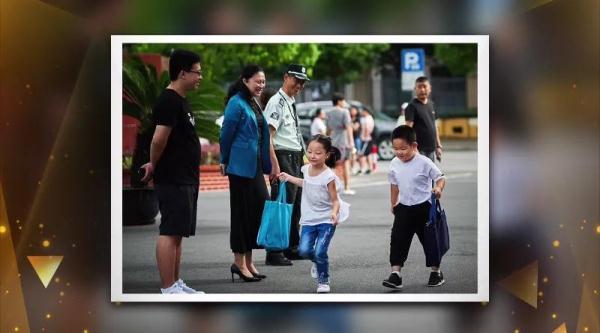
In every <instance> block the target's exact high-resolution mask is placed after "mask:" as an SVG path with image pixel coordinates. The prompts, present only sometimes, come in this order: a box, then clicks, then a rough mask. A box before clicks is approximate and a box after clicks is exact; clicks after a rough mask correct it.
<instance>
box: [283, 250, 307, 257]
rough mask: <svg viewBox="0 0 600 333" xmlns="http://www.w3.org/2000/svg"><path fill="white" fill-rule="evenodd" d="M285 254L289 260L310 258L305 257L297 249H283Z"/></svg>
mask: <svg viewBox="0 0 600 333" xmlns="http://www.w3.org/2000/svg"><path fill="white" fill-rule="evenodd" d="M283 255H284V256H285V257H286V258H288V260H306V259H308V258H304V257H302V256H300V255H299V254H298V250H297V249H292V250H285V251H283Z"/></svg>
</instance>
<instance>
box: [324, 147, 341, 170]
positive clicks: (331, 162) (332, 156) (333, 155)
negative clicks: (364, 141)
mask: <svg viewBox="0 0 600 333" xmlns="http://www.w3.org/2000/svg"><path fill="white" fill-rule="evenodd" d="M341 157H342V153H341V152H340V150H339V149H337V148H336V147H334V146H331V148H329V157H328V158H327V160H325V165H327V166H328V167H330V168H334V167H335V163H336V162H337V161H339V160H340V158H341Z"/></svg>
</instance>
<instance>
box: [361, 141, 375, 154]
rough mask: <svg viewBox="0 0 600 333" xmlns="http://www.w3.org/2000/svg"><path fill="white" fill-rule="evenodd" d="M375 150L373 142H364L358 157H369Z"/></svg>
mask: <svg viewBox="0 0 600 333" xmlns="http://www.w3.org/2000/svg"><path fill="white" fill-rule="evenodd" d="M372 150H373V140H369V141H363V142H362V145H361V147H360V150H359V151H358V155H360V156H369V154H370V153H371V151H372Z"/></svg>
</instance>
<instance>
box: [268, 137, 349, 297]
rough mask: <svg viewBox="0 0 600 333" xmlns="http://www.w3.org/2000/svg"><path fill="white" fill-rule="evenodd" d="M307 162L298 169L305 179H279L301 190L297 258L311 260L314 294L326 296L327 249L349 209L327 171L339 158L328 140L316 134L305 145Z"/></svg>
mask: <svg viewBox="0 0 600 333" xmlns="http://www.w3.org/2000/svg"><path fill="white" fill-rule="evenodd" d="M307 154H308V160H309V162H310V164H306V165H304V166H303V167H302V168H301V171H302V174H303V175H304V179H301V178H296V177H293V176H290V175H288V174H287V173H285V172H282V173H280V174H279V179H280V180H284V181H288V182H291V183H293V184H295V185H297V186H302V187H303V190H302V200H301V206H300V208H301V217H300V225H301V226H302V232H301V235H300V246H299V248H298V254H300V255H301V256H303V257H305V258H308V259H310V260H312V262H313V266H312V268H311V276H312V277H313V278H315V279H317V281H318V286H317V293H328V292H329V291H330V288H329V259H328V256H327V249H328V247H329V242H330V241H331V238H332V237H333V233H334V232H335V228H336V226H337V225H338V223H339V222H342V221H344V220H346V219H347V218H348V215H349V207H350V205H349V204H347V203H346V202H344V201H342V200H341V199H340V192H341V191H342V185H341V182H340V180H339V178H338V177H337V176H336V175H335V173H334V172H333V171H332V170H331V169H330V168H334V167H335V162H336V161H337V160H338V159H339V158H340V155H341V154H340V151H339V150H338V149H337V148H335V147H333V146H332V145H331V138H329V137H328V136H325V135H322V134H317V135H315V136H313V137H312V138H311V139H310V141H309V142H308V148H307Z"/></svg>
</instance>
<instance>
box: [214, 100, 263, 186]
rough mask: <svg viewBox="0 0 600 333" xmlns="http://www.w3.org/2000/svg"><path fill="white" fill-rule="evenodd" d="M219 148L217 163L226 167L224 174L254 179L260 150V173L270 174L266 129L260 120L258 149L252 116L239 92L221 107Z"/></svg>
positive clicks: (250, 109) (255, 122) (254, 121)
mask: <svg viewBox="0 0 600 333" xmlns="http://www.w3.org/2000/svg"><path fill="white" fill-rule="evenodd" d="M219 144H220V148H221V163H222V164H227V169H226V170H225V172H226V173H227V174H231V175H236V176H240V177H245V178H254V177H255V176H256V168H257V154H258V149H261V154H262V155H261V156H262V165H263V173H265V174H269V173H270V172H271V158H270V156H269V148H270V135H269V125H267V121H266V119H265V118H264V117H263V122H262V145H261V146H260V147H258V123H257V119H256V115H255V114H254V111H253V110H252V107H250V104H249V103H248V101H246V99H244V97H242V96H241V95H240V93H239V92H238V93H237V94H235V95H233V96H231V98H230V99H229V102H228V103H227V106H226V107H225V115H224V118H223V126H222V127H221V135H220V138H219Z"/></svg>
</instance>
